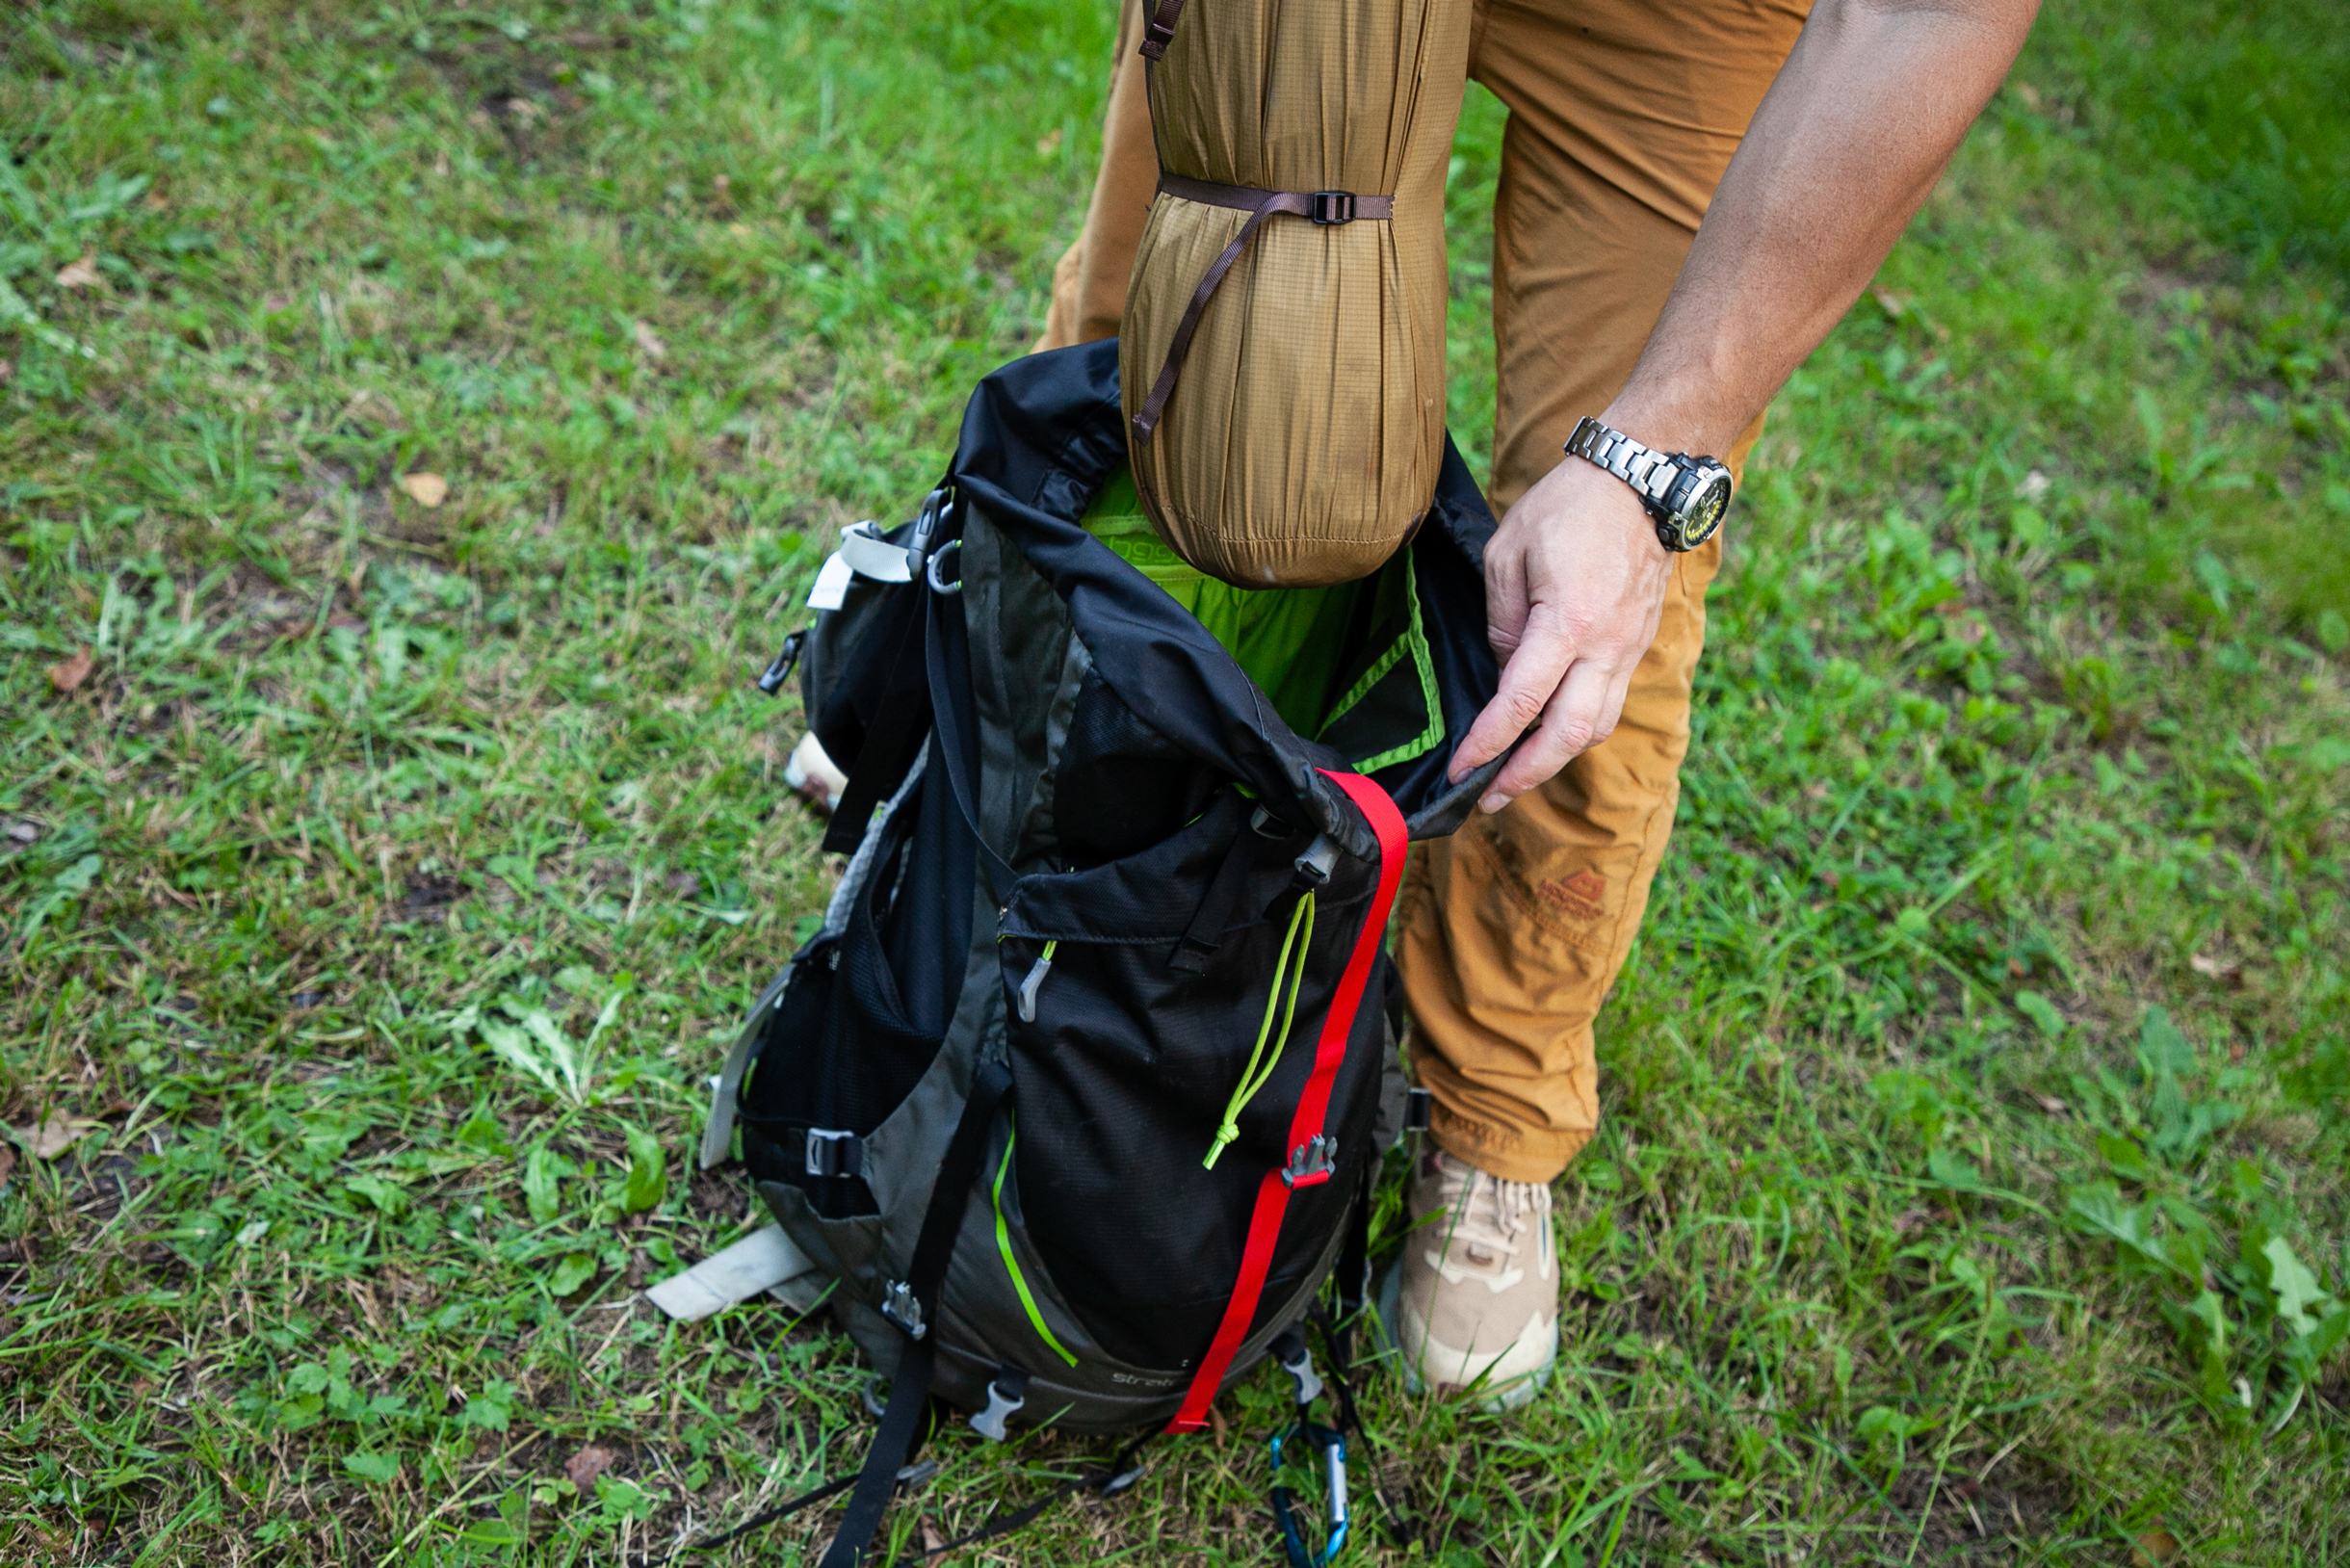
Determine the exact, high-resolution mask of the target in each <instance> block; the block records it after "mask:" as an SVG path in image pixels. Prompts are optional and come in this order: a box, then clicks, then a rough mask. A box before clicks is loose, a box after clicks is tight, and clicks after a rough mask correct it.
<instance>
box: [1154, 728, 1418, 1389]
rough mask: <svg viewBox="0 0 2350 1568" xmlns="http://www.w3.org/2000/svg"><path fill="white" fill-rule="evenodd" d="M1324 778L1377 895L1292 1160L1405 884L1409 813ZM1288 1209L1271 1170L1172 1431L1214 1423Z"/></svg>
mask: <svg viewBox="0 0 2350 1568" xmlns="http://www.w3.org/2000/svg"><path fill="white" fill-rule="evenodd" d="M1321 773H1322V776H1323V777H1325V778H1327V779H1329V780H1330V781H1331V782H1332V783H1333V784H1336V785H1337V786H1338V787H1339V788H1340V789H1342V790H1345V792H1346V797H1347V798H1348V799H1350V800H1352V801H1353V802H1354V804H1355V809H1356V810H1358V811H1360V812H1361V813H1362V814H1363V815H1364V816H1365V817H1367V818H1369V819H1370V820H1371V830H1372V831H1373V832H1375V833H1377V834H1378V836H1379V891H1378V893H1377V895H1376V896H1375V897H1374V898H1372V900H1371V911H1370V913H1368V914H1367V915H1365V916H1364V917H1363V929H1362V931H1361V932H1360V933H1359V934H1358V935H1357V936H1356V937H1355V939H1354V952H1353V954H1351V955H1350V956H1349V957H1348V958H1347V960H1346V972H1345V974H1344V975H1342V976H1340V977H1339V982H1338V994H1337V995H1335V996H1333V997H1332V998H1331V999H1330V1010H1329V1012H1328V1013H1326V1014H1324V1015H1323V1017H1322V1028H1321V1038H1320V1039H1319V1040H1318V1041H1316V1042H1315V1046H1314V1071H1313V1072H1312V1073H1311V1074H1309V1075H1308V1076H1307V1078H1306V1086H1305V1092H1304V1093H1303V1094H1300V1095H1299V1096H1298V1097H1297V1110H1296V1111H1295V1113H1294V1114H1292V1116H1291V1117H1290V1136H1289V1139H1288V1142H1287V1144H1286V1145H1285V1146H1286V1147H1287V1148H1288V1149H1289V1150H1290V1151H1291V1153H1292V1158H1294V1156H1295V1154H1296V1151H1298V1150H1300V1149H1302V1148H1303V1147H1305V1145H1306V1144H1308V1143H1310V1142H1311V1141H1312V1140H1313V1139H1315V1138H1317V1137H1320V1136H1321V1130H1322V1118H1323V1117H1324V1116H1326V1115H1327V1114H1328V1113H1329V1110H1330V1090H1331V1088H1332V1086H1333V1085H1336V1084H1337V1082H1338V1069H1339V1064H1340V1063H1341V1062H1343V1061H1345V1059H1346V1038H1347V1036H1348V1035H1350V1034H1352V1033H1353V1032H1354V1015H1355V1011H1356V1009H1357V1008H1358V1007H1360V1006H1361V1005H1362V1001H1363V990H1364V987H1365V986H1367V985H1369V984H1370V983H1371V964H1372V963H1373V962H1374V961H1376V959H1377V958H1378V955H1379V944H1380V942H1381V940H1382V939H1383V938H1384V937H1385V936H1386V934H1387V916H1388V912H1389V911H1390V910H1392V909H1393V908H1394V907H1395V905H1396V889H1397V887H1398V886H1399V885H1400V884H1401V883H1402V881H1403V849H1404V837H1405V835H1404V829H1403V814H1402V813H1401V812H1399V811H1397V809H1396V803H1395V802H1394V801H1393V800H1390V799H1389V798H1388V797H1387V792H1386V791H1385V790H1382V789H1380V788H1379V786H1378V785H1376V784H1373V783H1372V782H1371V780H1370V779H1368V778H1365V777H1364V776H1363V775H1362V774H1360V773H1341V772H1334V771H1331V770H1330V769H1327V768H1324V769H1322V770H1321ZM1329 1179H1330V1173H1329V1171H1328V1170H1327V1169H1322V1170H1317V1171H1313V1172H1310V1173H1308V1174H1306V1175H1303V1176H1300V1177H1298V1178H1297V1185H1298V1186H1299V1187H1313V1186H1316V1185H1318V1184H1319V1183H1321V1182H1326V1181H1328V1180H1329ZM1289 1206H1290V1184H1289V1183H1288V1182H1286V1181H1283V1180H1282V1177H1281V1171H1280V1170H1278V1169H1275V1170H1268V1171H1266V1173H1265V1179H1264V1181H1263V1182H1261V1183H1259V1184H1258V1187H1257V1207H1256V1211H1255V1212H1254V1213H1253V1214H1251V1215H1249V1216H1248V1240H1247V1242H1246V1243H1245V1244H1244V1245H1243V1246H1242V1247H1241V1249H1240V1279H1239V1280H1238V1281H1236V1282H1235V1283H1234V1285H1233V1288H1232V1299H1231V1300H1230V1301H1228V1302H1226V1303H1225V1304H1224V1320H1223V1321H1222V1322H1221V1323H1218V1324H1217V1325H1216V1330H1215V1338H1214V1340H1213V1341H1212V1342H1211V1343H1210V1344H1209V1346H1208V1354H1207V1355H1206V1357H1205V1358H1203V1359H1202V1360H1201V1362H1200V1364H1199V1371H1198V1372H1194V1373H1192V1375H1191V1386H1190V1388H1189V1389H1188V1390H1186V1391H1185V1393H1184V1398H1183V1408H1182V1409H1180V1410H1178V1411H1176V1412H1175V1419H1174V1420H1173V1421H1170V1422H1168V1423H1167V1430H1168V1431H1170V1432H1195V1431H1197V1430H1199V1429H1200V1428H1201V1427H1202V1426H1205V1425H1206V1424H1208V1406H1209V1405H1210V1404H1211V1403H1212V1402H1213V1401H1214V1398H1215V1391H1216V1390H1217V1388H1218V1387H1220V1386H1221V1385H1222V1384H1223V1381H1224V1372H1225V1370H1226V1369H1227V1368H1229V1367H1230V1366H1231V1365H1232V1358H1233V1357H1234V1356H1236V1355H1238V1354H1239V1353H1240V1342H1241V1341H1242V1340H1244V1339H1246V1338H1247V1337H1248V1325H1249V1321H1250V1320H1252V1319H1254V1318H1255V1317H1256V1316H1257V1300H1258V1297H1260V1296H1261V1295H1263V1294H1264V1293H1265V1276H1266V1273H1268V1272H1269V1271H1270V1270H1271V1268H1272V1266H1273V1242H1274V1241H1275V1240H1276V1239H1278V1238H1279V1237H1280V1235H1281V1216H1282V1215H1283V1214H1284V1213H1286V1212H1287V1211H1288V1209H1289Z"/></svg>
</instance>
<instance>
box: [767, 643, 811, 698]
mask: <svg viewBox="0 0 2350 1568" xmlns="http://www.w3.org/2000/svg"><path fill="white" fill-rule="evenodd" d="M807 645H808V633H807V629H806V628H805V627H802V628H801V629H800V630H798V631H796V632H794V633H793V634H792V635H791V636H790V637H787V638H785V639H784V640H783V651H782V652H781V653H779V654H777V655H775V660H774V663H772V664H770V665H769V666H767V673H766V674H764V675H762V676H760V677H759V690H760V691H762V692H765V693H767V694H768V695H769V696H770V697H771V696H773V695H774V694H775V693H778V692H780V691H782V690H783V683H784V682H786V681H788V680H790V679H791V678H792V671H793V670H795V669H797V668H798V667H799V650H800V649H802V648H804V647H806V646H807Z"/></svg>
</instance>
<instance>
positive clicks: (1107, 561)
mask: <svg viewBox="0 0 2350 1568" xmlns="http://www.w3.org/2000/svg"><path fill="white" fill-rule="evenodd" d="M1126 460H1127V450H1126V432H1125V430H1124V427H1123V421H1122V418H1121V415H1120V411H1119V394H1118V344H1117V341H1116V340H1115V339H1104V340H1101V341H1098V342H1094V343H1084V344H1079V345H1077V346H1076V347H1074V348H1069V349H1059V350H1054V351H1051V352H1048V353H1039V354H1031V355H1030V356H1028V357H1027V358H1024V359H1017V360H1014V361H1012V362H1011V363H1010V364H1008V365H1005V367H1003V368H1002V369H1001V370H998V371H996V372H995V373H994V374H993V375H991V376H989V377H987V378H986V379H983V380H982V381H980V383H979V387H978V389H977V390H976V391H975V392H974V393H973V395H972V399H971V402H970V405H969V406H968V407H967V409H966V410H965V412H964V416H963V427H962V434H961V440H960V443H959V445H958V448H957V451H956V453H955V457H954V463H953V469H952V471H951V472H950V475H949V481H948V482H949V483H950V484H951V485H952V486H953V490H954V491H955V493H956V494H957V496H958V497H959V498H960V499H961V500H963V501H964V502H967V503H970V504H974V505H976V506H977V507H978V508H979V510H982V511H983V512H984V513H985V514H986V516H987V518H988V520H989V523H990V524H991V526H993V527H994V528H996V529H997V530H998V531H999V532H1001V533H1002V534H1003V535H1004V536H1005V537H1007V538H1008V539H1009V540H1010V541H1011V542H1012V543H1013V544H1014V546H1015V547H1016V548H1017V549H1018V550H1019V552H1020V554H1021V556H1022V557H1023V558H1024V559H1026V560H1027V562H1029V564H1030V565H1031V566H1032V567H1034V568H1035V570H1036V571H1037V572H1038V573H1039V574H1040V575H1041V576H1042V577H1043V578H1044V579H1045V581H1046V582H1048V583H1049V584H1050V585H1051V586H1052V588H1054V590H1055V592H1057V594H1058V595H1059V597H1060V599H1061V600H1062V602H1063V604H1064V605H1065V606H1066V608H1067V611H1068V614H1069V617H1070V621H1071V624H1072V626H1073V627H1074V629H1075V630H1076V632H1077V635H1078V636H1079V637H1080V638H1081V639H1082V640H1084V643H1085V644H1086V646H1087V647H1088V648H1089V649H1090V650H1091V652H1092V655H1093V660H1094V666H1095V668H1096V669H1097V670H1098V671H1099V672H1100V674H1101V676H1102V678H1103V679H1104V680H1105V681H1107V682H1108V683H1109V684H1110V687H1111V688H1112V689H1113V690H1115V691H1116V692H1117V693H1118V696H1119V697H1120V699H1121V700H1123V701H1124V702H1125V703H1126V704H1127V705H1128V706H1130V707H1132V708H1133V709H1134V710H1136V712H1137V713H1143V714H1147V715H1149V717H1150V721H1151V723H1152V725H1153V726H1154V727H1155V728H1157V729H1159V730H1161V731H1162V733H1163V734H1164V735H1165V736H1166V738H1167V739H1168V740H1169V741H1171V742H1173V743H1174V744H1176V745H1179V746H1181V747H1182V748H1183V749H1184V750H1186V751H1188V752H1190V753H1192V754H1193V755H1195V756H1197V757H1199V758H1201V759H1202V760H1203V761H1207V762H1210V763H1212V764H1213V765H1214V766H1216V767H1218V768H1220V769H1221V770H1222V771H1225V772H1226V773H1227V774H1228V775H1229V776H1230V777H1232V778H1233V779H1234V780H1236V781H1237V782H1238V783H1239V784H1240V786H1241V787H1242V788H1243V789H1245V790H1248V791H1250V792H1251V793H1253V794H1255V795H1257V796H1258V797H1261V798H1265V799H1267V800H1269V801H1281V800H1295V801H1297V802H1299V803H1300V804H1301V805H1302V806H1303V807H1304V808H1305V809H1306V810H1307V811H1308V812H1309V813H1310V814H1311V815H1312V817H1313V818H1314V820H1315V822H1316V824H1317V826H1318V827H1319V828H1320V830H1322V831H1324V832H1327V833H1329V834H1330V835H1331V836H1332V837H1333V838H1335V839H1337V840H1338V841H1339V843H1340V844H1341V845H1342V846H1343V847H1344V848H1345V849H1346V851H1347V852H1348V853H1350V854H1354V855H1357V856H1363V857H1375V856H1376V854H1377V852H1378V847H1377V844H1376V842H1375V840H1374V839H1373V837H1372V836H1371V829H1370V826H1369V824H1368V823H1366V822H1365V820H1364V818H1363V815H1362V813H1361V812H1359V811H1357V810H1356V809H1355V808H1354V806H1353V805H1352V804H1351V803H1350V802H1349V801H1348V800H1347V799H1346V798H1345V795H1344V793H1343V792H1342V791H1341V790H1340V789H1339V788H1338V787H1337V786H1336V785H1335V784H1333V783H1331V782H1330V780H1329V779H1328V778H1327V777H1326V776H1325V775H1324V774H1323V773H1322V772H1321V770H1323V769H1337V770H1341V771H1362V772H1364V773H1366V774H1367V775H1368V776H1370V777H1371V780H1372V781H1373V782H1375V783H1376V784H1378V785H1379V787H1380V788H1381V789H1383V790H1385V791H1386V792H1387V794H1388V796H1389V797H1390V798H1392V799H1393V800H1394V801H1395V802H1396V805H1397V809H1398V810H1399V811H1401V812H1402V813H1403V816H1404V819H1405V822H1406V824H1407V826H1408V827H1409V829H1410V832H1411V835H1412V836H1413V837H1414V838H1432V837H1440V836H1442V835H1444V834H1446V833H1449V832H1451V831H1452V830H1453V829H1454V828H1455V827H1457V826H1458V825H1459V824H1460V823H1462V822H1463V821H1465V820H1466V819H1467V816H1468V814H1469V812H1470V811H1471V809H1473V807H1474V805H1475V799H1476V797H1477V793H1478V791H1479V790H1480V789H1481V788H1482V787H1483V785H1484V783H1485V782H1487V781H1489V780H1490V778H1491V776H1492V773H1493V771H1496V770H1497V769H1498V766H1499V764H1498V762H1497V763H1494V764H1488V765H1487V766H1486V767H1485V768H1481V769H1479V770H1478V771H1476V772H1475V773H1474V774H1472V775H1471V776H1470V777H1469V778H1467V779H1464V780H1462V781H1461V782H1460V783H1458V784H1452V783H1449V782H1448V781H1447V779H1446V777H1445V773H1446V769H1447V767H1448V766H1449V763H1450V761H1451V756H1452V750H1453V747H1454V745H1457V743H1458V741H1459V738H1460V737H1461V736H1463V735H1466V734H1467V733H1468V730H1469V725H1470V723H1471V721H1472V720H1473V719H1475V717H1476V714H1477V712H1478V711H1479V710H1480V709H1481V708H1482V707H1483V706H1484V704H1485V703H1486V702H1488V701H1489V700H1491V698H1492V696H1493V693H1494V690H1495V687H1496V685H1497V683H1498V680H1499V677H1500V669H1499V666H1498V664H1497V663H1496V661H1495V658H1494V653H1493V649H1492V646H1491V644H1490V643H1489V642H1488V641H1487V640H1486V633H1485V591H1484V578H1483V568H1484V551H1485V542H1486V540H1487V539H1489V538H1491V537H1492V536H1493V532H1494V526H1495V525H1494V518H1493V513H1492V511H1491V510H1490V509H1488V508H1487V506H1486V505H1485V499H1484V497H1483V495H1482V494H1480V493H1479V491H1478V489H1477V487H1476V483H1475V480H1474V479H1472V478H1471V476H1470V474H1469V469H1468V465H1467V464H1466V463H1465V462H1463V461H1462V460H1461V457H1460V454H1459V452H1458V451H1457V450H1455V449H1454V448H1453V447H1452V445H1451V444H1450V442H1449V440H1448V441H1447V443H1446V447H1445V460H1444V466H1443V469H1442V472H1441V474H1440V476H1439V480H1438V483H1437V486H1436V492H1435V496H1434V499H1433V501H1432V503H1431V505H1430V506H1429V509H1428V510H1427V513H1426V516H1425V519H1424V521H1423V525H1422V526H1421V528H1420V529H1419V530H1418V531H1417V533H1416V534H1415V535H1414V536H1412V537H1411V538H1410V539H1409V540H1408V541H1406V542H1405V543H1404V545H1403V546H1402V547H1401V549H1402V551H1405V552H1409V561H1408V562H1397V564H1398V565H1406V566H1408V570H1407V571H1404V572H1400V573H1391V574H1389V575H1390V576H1391V577H1392V578H1393V579H1394V580H1395V582H1396V583H1397V588H1399V589H1400V591H1397V590H1392V589H1391V590H1387V591H1369V592H1366V593H1364V594H1363V595H1362V599H1363V604H1362V606H1361V608H1360V610H1359V612H1358V617H1359V619H1360V618H1363V617H1368V618H1369V619H1370V620H1371V621H1382V620H1383V621H1387V622H1391V623H1392V625H1389V626H1380V625H1371V626H1368V627H1366V626H1363V625H1358V627H1357V631H1358V632H1361V633H1364V634H1365V635H1360V636H1353V637H1350V639H1349V640H1350V641H1353V642H1355V643H1356V644H1358V651H1359V652H1361V653H1362V654H1363V656H1364V659H1365V660H1366V661H1368V662H1367V663H1366V664H1365V666H1364V667H1361V668H1359V669H1358V668H1349V669H1348V670H1347V672H1346V673H1345V676H1344V677H1343V678H1342V682H1341V686H1342V690H1343V691H1345V694H1346V698H1347V700H1345V701H1342V702H1341V704H1340V707H1341V709H1342V710H1343V712H1342V713H1341V715H1340V716H1339V717H1338V718H1336V719H1333V720H1332V721H1331V722H1330V723H1328V724H1326V725H1325V726H1324V727H1323V728H1322V729H1321V731H1320V733H1319V738H1316V739H1309V738H1306V737H1303V736H1300V735H1298V734H1297V733H1296V731H1295V730H1293V729H1292V727H1291V726H1290V724H1289V723H1287V722H1286V721H1285V720H1284V719H1282V717H1281V715H1280V714H1279V713H1278V712H1277V711H1276V710H1275V707H1274V704H1273V702H1272V700H1271V699H1270V698H1269V697H1267V696H1266V693H1264V692H1262V691H1261V690H1259V688H1258V687H1257V685H1256V684H1255V683H1254V682H1252V681H1251V680H1250V679H1249V677H1248V675H1247V673H1246V672H1245V671H1244V670H1243V668H1242V667H1241V664H1240V661H1238V660H1236V659H1235V658H1234V656H1233V654H1232V653H1231V651H1229V650H1228V649H1226V648H1225V647H1224V646H1223V644H1221V643H1220V642H1218V641H1217V640H1216V638H1215V636H1214V634H1213V633H1212V632H1210V631H1209V630H1208V629H1207V628H1206V627H1204V626H1202V625H1201V624H1200V622H1199V620H1198V619H1197V618H1195V617H1194V616H1193V615H1192V614H1189V613H1188V612H1187V611H1186V610H1185V609H1184V608H1183V607H1182V606H1181V605H1180V604H1178V603H1177V602H1176V600H1175V599H1173V598H1171V597H1170V596H1169V595H1168V594H1167V592H1166V591H1165V590H1163V589H1162V588H1160V587H1159V585H1158V584H1156V583H1154V582H1152V581H1151V580H1150V578H1149V577H1147V576H1146V575H1145V574H1144V573H1143V572H1142V571H1140V570H1137V569H1136V566H1134V565H1133V564H1130V563H1129V562H1127V561H1126V560H1124V559H1121V557H1120V556H1119V555H1118V553H1117V552H1116V551H1113V550H1112V549H1110V547H1109V546H1108V545H1107V544H1105V543H1104V542H1103V541H1102V540H1101V539H1100V538H1098V537H1096V536H1094V534H1092V533H1091V532H1089V531H1088V530H1087V529H1086V528H1085V526H1084V522H1083V519H1084V516H1085V513H1086V510H1087V509H1088V508H1089V507H1090V506H1091V505H1092V503H1093V501H1094V499H1095V497H1096V496H1097V495H1098V494H1100V493H1101V491H1102V490H1103V488H1104V487H1105V486H1106V485H1107V484H1109V483H1110V482H1111V481H1112V480H1113V479H1114V478H1115V477H1116V476H1117V474H1118V473H1119V471H1120V470H1121V469H1122V468H1123V467H1124V466H1125V464H1126ZM1399 554H1400V552H1399ZM1373 587H1374V585H1371V584H1367V585H1366V588H1373ZM1376 587H1377V588H1386V584H1385V583H1384V582H1382V583H1381V584H1379V585H1376ZM1268 591H1280V590H1268ZM1391 634H1392V635H1391ZM1391 649H1397V650H1401V651H1400V652H1389V651H1387V650H1391ZM1406 654H1408V655H1409V656H1404V655H1406ZM1415 735H1417V736H1420V737H1423V738H1424V737H1427V736H1433V737H1435V744H1422V745H1412V744H1408V739H1409V738H1411V737H1413V736H1415ZM1399 738H1401V739H1405V740H1406V742H1407V744H1397V741H1398V739H1399Z"/></svg>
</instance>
